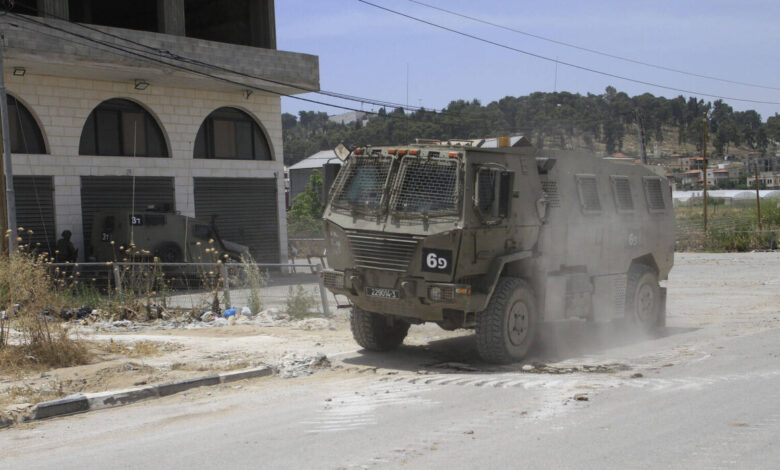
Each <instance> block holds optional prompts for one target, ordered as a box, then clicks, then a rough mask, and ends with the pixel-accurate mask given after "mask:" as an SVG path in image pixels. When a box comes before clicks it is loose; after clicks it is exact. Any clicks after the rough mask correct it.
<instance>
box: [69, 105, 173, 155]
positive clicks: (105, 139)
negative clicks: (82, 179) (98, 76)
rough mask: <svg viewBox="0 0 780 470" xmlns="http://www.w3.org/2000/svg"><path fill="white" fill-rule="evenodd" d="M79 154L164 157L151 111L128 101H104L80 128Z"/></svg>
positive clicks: (165, 152) (166, 149)
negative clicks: (82, 128)
mask: <svg viewBox="0 0 780 470" xmlns="http://www.w3.org/2000/svg"><path fill="white" fill-rule="evenodd" d="M79 155H106V156H114V157H116V156H119V157H132V156H136V157H167V156H168V148H167V147H166V145H165V139H163V133H162V129H160V126H159V125H157V121H155V120H154V118H153V117H152V115H151V114H149V112H148V111H146V110H145V109H144V108H142V107H141V106H140V105H138V104H137V103H133V102H132V101H129V100H123V99H118V98H116V99H112V100H108V101H104V102H102V103H100V104H99V105H98V107H97V108H95V109H94V110H92V112H91V113H90V114H89V117H88V118H87V122H86V124H84V130H82V131H81V143H80V144H79Z"/></svg>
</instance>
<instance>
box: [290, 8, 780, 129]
mask: <svg viewBox="0 0 780 470" xmlns="http://www.w3.org/2000/svg"><path fill="white" fill-rule="evenodd" d="M370 1H371V2H372V3H376V4H378V5H381V6H384V7H386V8H390V9H393V10H397V11H400V12H403V13H405V14H408V15H412V16H416V17H418V18H421V19H424V20H426V21H429V22H432V23H436V24H439V25H442V26H446V27H448V28H451V29H455V30H458V31H461V32H463V33H467V34H471V35H474V36H478V37H481V38H484V39H487V40H490V41H494V42H497V43H500V44H503V45H506V46H510V47H512V48H515V49H521V50H524V51H527V52H530V53H533V54H537V55H542V56H546V57H548V58H551V59H555V60H558V61H560V62H568V63H571V64H576V65H580V66H583V67H588V68H592V69H596V70H600V71H603V72H607V73H610V74H613V75H620V76H624V77H628V78H632V79H635V80H640V81H643V82H648V83H653V84H659V85H664V86H668V87H672V88H678V89H683V90H688V91H691V92H696V93H708V94H712V95H718V96H722V97H724V101H726V102H727V103H728V104H730V105H731V106H732V107H733V108H734V109H735V110H747V109H755V110H756V111H758V112H759V113H760V114H761V117H762V119H763V120H766V118H767V117H769V116H773V115H775V113H780V54H778V50H780V49H778V45H780V41H779V40H780V27H778V18H780V2H779V1H777V0H755V1H753V0H743V1H737V0H734V1H727V0H726V1H724V0H708V1H705V0H654V1H645V0H622V1H611V0H591V1H556V0H546V1H525V2H521V1H509V0H480V1H478V2H477V1H473V0H420V1H423V2H424V3H427V4H430V5H434V6H437V7H440V8H446V9H448V10H452V11H455V12H457V13H460V14H463V15H468V16H473V17H476V18H479V19H481V20H484V21H488V22H491V23H496V24H499V25H502V26H505V27H507V28H512V29H516V30H521V31H524V32H527V33H532V34H535V35H538V36H544V37H546V38H550V39H554V40H556V41H562V42H567V43H572V44H576V45H578V46H581V47H586V48H589V49H595V50H599V51H601V52H605V53H609V54H612V55H618V56H622V57H628V58H631V59H634V60H638V61H642V62H647V63H652V64H656V65H662V66H664V67H669V68H674V69H679V70H684V71H686V72H692V73H696V74H700V75H708V76H714V77H718V78H723V79H727V80H731V81H739V82H746V83H751V84H757V85H762V86H766V87H773V88H775V89H766V88H757V87H751V86H745V85H738V84H733V83H724V82H721V81H716V80H710V79H706V78H699V77H693V76H690V75H684V74H679V73H674V72H669V71H665V70H659V69H656V68H652V67H647V66H643V65H638V64H633V63H629V62H625V61H621V60H617V59H612V58H608V57H603V56H600V55H596V54H592V53H589V52H585V51H580V50H576V49H572V48H570V47H566V46H562V45H558V44H552V43H550V42H546V41H543V40H540V39H536V38H532V37H528V36H525V35H521V34H518V33H514V32H510V31H506V30H502V29H499V28H496V27H494V26H489V25H485V24H481V23H478V22H474V21H471V20H467V19H464V18H460V17H456V16H453V15H450V14H447V13H443V12H441V11H436V10H433V9H431V8H427V7H424V6H421V5H419V4H416V3H414V2H412V1H410V0H370ZM276 35H277V48H278V49H280V50H286V51H293V52H302V53H307V54H313V55H317V56H319V64H320V89H321V90H327V91H334V92H340V93H345V94H349V95H356V96H362V97H367V98H372V99H376V100H382V101H390V102H395V103H408V104H409V105H412V106H424V107H426V108H429V109H430V108H434V109H441V108H443V107H446V106H447V104H448V103H449V102H450V101H453V100H458V99H467V100H472V99H478V100H480V101H481V102H482V104H488V103H490V102H491V101H495V100H499V99H501V98H502V97H504V96H522V95H527V94H529V93H533V92H536V91H543V92H551V91H568V92H571V93H580V94H586V93H594V94H600V93H603V92H604V89H605V88H606V87H607V86H610V85H611V86H614V87H615V88H617V89H618V91H624V92H626V93H628V94H629V95H631V96H633V95H638V94H642V93H652V94H653V95H655V96H666V97H670V98H672V97H676V96H678V95H681V94H682V95H683V96H685V97H686V98H687V97H689V96H697V97H699V98H702V99H704V100H705V101H714V100H715V99H717V98H714V97H710V96H704V95H693V94H692V93H684V92H679V91H673V90H668V89H662V88H658V87H655V86H651V85H648V84H639V83H632V82H629V81H625V80H621V79H617V78H613V77H606V76H602V75H598V74H594V73H591V72H587V71H583V70H578V69H575V68H572V67H569V66H567V65H564V64H561V63H560V62H559V63H558V65H557V73H556V63H555V62H553V61H548V60H542V59H539V58H535V57H531V56H529V55H526V54H521V53H518V52H515V51H512V50H508V49H506V48H502V47H497V46H493V45H489V44H486V43H484V42H480V41H477V40H474V39H471V38H466V37H462V36H459V35H457V34H454V33H452V32H449V31H444V30H441V29H438V28H435V27H432V26H429V25H426V24H423V23H419V22H416V21H413V20H410V19H407V18H403V17H401V16H398V15H395V14H392V13H389V12H386V11H383V10H380V9H378V8H375V7H372V6H370V5H366V4H365V3H361V2H359V1H358V0H278V1H277V2H276ZM303 96H307V97H310V98H312V99H317V100H322V101H326V102H331V103H337V104H339V105H342V106H346V107H349V108H355V109H364V110H376V109H378V108H377V107H376V106H373V107H372V106H371V105H367V104H361V103H356V102H349V101H342V100H335V99H333V98H329V97H325V96H321V95H316V94H307V95H303ZM728 98H740V99H744V100H757V101H766V102H774V103H777V104H759V103H750V102H741V101H737V100H734V99H728ZM282 110H283V111H284V112H288V113H293V114H297V113H298V111H300V110H317V111H325V112H327V113H328V114H331V115H332V114H339V113H342V112H345V111H344V110H341V109H336V108H330V107H325V106H318V105H314V104H312V103H307V102H303V101H300V100H295V99H293V98H287V97H285V98H282Z"/></svg>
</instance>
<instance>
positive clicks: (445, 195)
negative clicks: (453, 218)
mask: <svg viewBox="0 0 780 470" xmlns="http://www.w3.org/2000/svg"><path fill="white" fill-rule="evenodd" d="M400 172H401V174H400V188H399V190H398V191H397V192H396V193H395V194H394V195H393V197H392V199H391V200H390V208H391V210H392V211H394V212H396V213H415V214H421V213H425V214H446V213H453V212H457V210H458V186H457V182H458V164H457V161H455V160H422V159H418V158H414V157H406V158H404V160H403V162H402V164H401V170H400Z"/></svg>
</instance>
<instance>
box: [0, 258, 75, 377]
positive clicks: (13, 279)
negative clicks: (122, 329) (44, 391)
mask: <svg viewBox="0 0 780 470" xmlns="http://www.w3.org/2000/svg"><path fill="white" fill-rule="evenodd" d="M46 263H47V261H46V259H45V258H43V257H41V256H38V255H35V254H29V253H22V252H17V253H14V254H13V255H11V256H0V310H2V314H0V318H2V319H0V370H1V371H3V372H6V371H21V370H25V369H34V370H37V369H44V368H51V367H68V366H73V365H78V364H84V363H86V362H87V361H89V358H90V355H89V353H88V351H87V348H86V347H85V346H84V345H83V344H82V343H81V342H80V341H79V340H74V339H71V338H70V337H69V336H68V334H67V332H66V331H65V330H64V329H63V328H62V327H61V324H60V323H59V322H58V321H56V320H54V316H55V315H56V314H57V312H59V311H60V310H61V309H62V308H63V306H64V305H65V299H64V297H63V295H62V285H63V284H64V282H63V280H62V279H61V278H55V277H52V276H51V275H50V274H49V272H48V270H47V266H46ZM62 276H63V277H64V276H65V275H64V274H62Z"/></svg>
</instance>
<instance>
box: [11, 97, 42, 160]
mask: <svg viewBox="0 0 780 470" xmlns="http://www.w3.org/2000/svg"><path fill="white" fill-rule="evenodd" d="M7 96H8V127H9V131H10V133H11V153H46V145H44V143H43V133H42V132H41V128H40V127H38V123H37V122H35V119H34V118H33V117H32V114H30V111H28V110H27V108H25V107H24V105H23V104H22V103H20V102H18V101H17V100H16V98H14V97H13V96H11V95H7Z"/></svg>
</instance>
